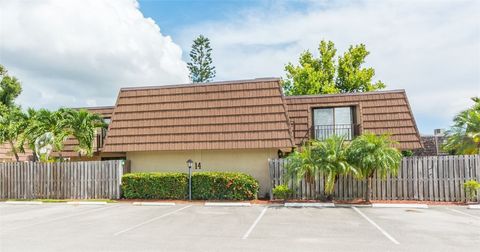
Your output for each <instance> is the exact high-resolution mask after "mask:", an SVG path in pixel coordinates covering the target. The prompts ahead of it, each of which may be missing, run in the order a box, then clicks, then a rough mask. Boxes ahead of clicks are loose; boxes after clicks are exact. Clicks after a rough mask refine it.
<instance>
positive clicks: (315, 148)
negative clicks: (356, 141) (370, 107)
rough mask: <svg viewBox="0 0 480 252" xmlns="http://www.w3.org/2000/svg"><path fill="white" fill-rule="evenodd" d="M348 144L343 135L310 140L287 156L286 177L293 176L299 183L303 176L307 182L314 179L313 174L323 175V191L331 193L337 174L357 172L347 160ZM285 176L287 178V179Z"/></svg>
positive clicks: (310, 182) (312, 181)
mask: <svg viewBox="0 0 480 252" xmlns="http://www.w3.org/2000/svg"><path fill="white" fill-rule="evenodd" d="M347 148H348V144H347V142H346V141H345V138H344V137H341V136H332V137H330V138H328V139H326V140H324V141H311V142H309V143H308V144H306V145H305V146H303V148H302V150H301V151H295V152H293V153H292V154H291V155H290V156H288V157H287V163H286V166H285V168H286V170H287V175H288V178H291V177H295V178H296V182H297V183H299V182H300V181H301V180H302V179H303V178H305V180H306V181H307V183H309V184H313V183H314V181H315V175H316V174H318V172H323V174H324V175H325V177H326V179H325V193H327V194H332V193H333V189H334V186H335V182H336V180H337V178H338V176H339V175H346V174H349V173H354V174H357V171H356V169H355V168H354V167H353V166H351V165H350V164H349V163H348V162H347ZM288 178H287V179H288Z"/></svg>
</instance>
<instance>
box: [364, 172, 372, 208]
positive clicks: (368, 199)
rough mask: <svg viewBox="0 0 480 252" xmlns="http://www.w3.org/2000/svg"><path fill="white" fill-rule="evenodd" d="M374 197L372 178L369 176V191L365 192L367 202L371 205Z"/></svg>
mask: <svg viewBox="0 0 480 252" xmlns="http://www.w3.org/2000/svg"><path fill="white" fill-rule="evenodd" d="M371 195H372V177H371V176H368V178H367V191H365V201H366V202H367V203H370V197H371Z"/></svg>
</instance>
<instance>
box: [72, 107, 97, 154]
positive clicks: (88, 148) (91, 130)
mask: <svg viewBox="0 0 480 252" xmlns="http://www.w3.org/2000/svg"><path fill="white" fill-rule="evenodd" d="M63 113H64V119H65V120H64V121H63V122H64V125H63V127H64V128H65V129H67V131H68V132H69V133H70V135H71V136H73V137H75V138H76V139H77V141H78V146H77V147H76V149H75V151H77V152H78V153H79V154H81V155H87V156H91V155H92V154H93V142H94V140H95V136H96V135H95V134H96V130H97V129H98V128H105V127H106V126H107V124H106V123H105V121H104V120H103V118H102V117H101V116H100V115H98V114H94V113H91V112H89V111H88V110H85V109H79V110H73V109H64V110H63Z"/></svg>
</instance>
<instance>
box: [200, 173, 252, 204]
mask: <svg viewBox="0 0 480 252" xmlns="http://www.w3.org/2000/svg"><path fill="white" fill-rule="evenodd" d="M258 188H259V185H258V181H257V180H255V179H254V178H253V177H252V176H250V175H248V174H245V173H240V172H198V173H194V174H193V175H192V198H193V199H210V200H211V199H223V200H251V199H256V198H257V193H258Z"/></svg>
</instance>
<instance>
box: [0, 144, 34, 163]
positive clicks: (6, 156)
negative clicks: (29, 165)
mask: <svg viewBox="0 0 480 252" xmlns="http://www.w3.org/2000/svg"><path fill="white" fill-rule="evenodd" d="M18 157H19V159H20V161H30V160H32V159H33V153H32V151H30V150H28V149H25V153H18ZM3 161H5V162H7V161H16V160H15V156H14V155H13V153H12V149H11V148H10V144H8V143H5V144H0V162H3Z"/></svg>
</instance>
